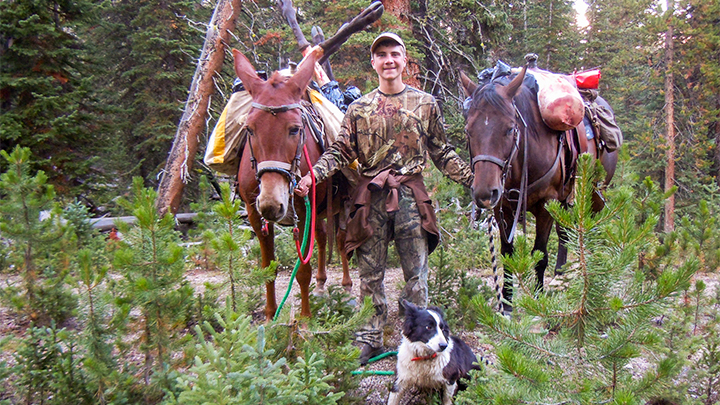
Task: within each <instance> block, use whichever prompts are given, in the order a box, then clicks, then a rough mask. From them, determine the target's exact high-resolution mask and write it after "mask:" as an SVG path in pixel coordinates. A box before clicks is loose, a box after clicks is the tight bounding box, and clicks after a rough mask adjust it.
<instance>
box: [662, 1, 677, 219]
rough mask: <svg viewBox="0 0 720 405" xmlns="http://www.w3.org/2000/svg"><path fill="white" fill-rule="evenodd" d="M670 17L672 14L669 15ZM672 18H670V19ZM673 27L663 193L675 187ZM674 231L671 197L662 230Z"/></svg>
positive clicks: (668, 64) (668, 47) (669, 37)
mask: <svg viewBox="0 0 720 405" xmlns="http://www.w3.org/2000/svg"><path fill="white" fill-rule="evenodd" d="M671 16H672V14H671ZM671 18H672V17H671ZM673 45H674V44H673V26H672V24H671V25H670V26H669V27H668V30H667V32H666V33H665V64H666V66H665V68H666V69H667V73H666V74H665V126H666V148H667V149H666V151H665V159H666V163H667V165H666V166H665V191H666V192H667V191H669V190H670V189H671V188H672V187H673V186H674V185H675V92H674V87H675V81H674V78H673V72H672V69H673ZM674 229H675V196H674V195H671V196H670V197H668V199H667V201H665V221H664V227H663V230H664V231H665V232H670V231H672V230H674Z"/></svg>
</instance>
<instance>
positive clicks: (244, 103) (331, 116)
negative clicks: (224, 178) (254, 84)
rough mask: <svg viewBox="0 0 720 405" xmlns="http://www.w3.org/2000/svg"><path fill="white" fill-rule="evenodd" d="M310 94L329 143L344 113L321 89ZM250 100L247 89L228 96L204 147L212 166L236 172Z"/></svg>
mask: <svg viewBox="0 0 720 405" xmlns="http://www.w3.org/2000/svg"><path fill="white" fill-rule="evenodd" d="M308 96H309V98H310V101H311V103H312V105H313V107H314V108H315V111H317V113H318V115H320V117H321V118H322V120H323V125H324V129H325V131H324V133H325V139H324V143H325V145H330V144H332V143H333V142H335V140H336V139H337V135H338V133H339V132H340V127H341V124H342V120H343V117H344V116H345V114H343V112H342V111H340V109H339V108H338V107H337V106H336V105H335V104H333V103H332V102H331V101H330V100H328V99H327V98H325V96H323V95H322V93H320V92H319V91H316V90H313V89H309V90H308ZM251 104H252V97H251V96H250V93H248V92H247V91H245V90H242V91H238V92H235V93H233V95H232V96H231V97H230V100H228V103H227V105H226V106H225V109H224V110H223V112H222V114H221V115H220V118H219V119H218V122H217V124H216V125H215V128H214V129H213V131H212V134H211V135H210V139H209V140H208V145H207V149H206V150H205V158H204V159H203V161H204V162H205V164H206V165H208V166H209V167H210V168H211V169H213V170H216V171H218V172H220V173H224V174H230V175H235V174H237V171H238V166H239V165H240V153H241V152H242V151H241V150H240V148H241V147H242V145H243V144H244V139H243V138H244V136H245V131H243V128H244V126H245V121H246V120H247V116H248V113H249V112H250V108H251Z"/></svg>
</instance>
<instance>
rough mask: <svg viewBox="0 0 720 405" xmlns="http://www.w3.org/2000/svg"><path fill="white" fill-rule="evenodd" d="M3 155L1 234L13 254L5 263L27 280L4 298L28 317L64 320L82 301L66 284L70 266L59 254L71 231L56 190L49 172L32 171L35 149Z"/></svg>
mask: <svg viewBox="0 0 720 405" xmlns="http://www.w3.org/2000/svg"><path fill="white" fill-rule="evenodd" d="M0 155H2V157H3V158H4V159H5V160H6V161H7V163H8V170H7V171H6V172H5V173H3V174H2V175H0V196H2V198H0V234H2V237H3V238H5V242H6V243H7V253H8V257H6V258H5V259H4V261H5V264H6V265H7V266H8V268H11V269H12V270H13V272H16V273H18V274H19V275H20V277H21V279H22V283H21V284H22V285H21V286H10V287H8V288H6V289H4V290H3V291H2V297H3V300H5V301H6V302H9V304H10V306H11V307H12V308H14V309H15V310H16V311H18V313H19V314H21V315H22V316H23V318H24V321H31V322H33V323H34V324H35V325H44V326H47V325H49V324H50V323H51V322H52V321H55V322H56V323H62V322H64V321H65V320H66V319H67V318H68V317H69V316H70V315H71V312H72V310H73V309H74V308H75V305H76V304H75V300H74V298H73V296H72V294H71V292H70V291H68V290H67V289H66V286H65V281H66V280H65V279H66V277H67V271H68V268H67V266H64V265H63V263H62V260H59V257H58V254H59V253H61V250H62V249H60V244H62V243H63V241H64V239H65V237H66V232H65V227H63V226H62V225H61V223H60V221H59V218H60V209H59V206H58V204H57V203H56V202H55V200H54V198H55V191H54V188H53V186H52V185H49V184H47V180H48V178H47V176H46V175H45V173H44V172H43V171H38V172H37V173H36V174H35V175H34V176H32V175H31V174H30V159H31V156H30V149H28V148H21V147H19V146H18V147H16V148H15V149H14V150H13V151H12V152H11V153H9V154H8V153H7V152H6V151H4V150H2V151H0ZM41 217H42V218H41Z"/></svg>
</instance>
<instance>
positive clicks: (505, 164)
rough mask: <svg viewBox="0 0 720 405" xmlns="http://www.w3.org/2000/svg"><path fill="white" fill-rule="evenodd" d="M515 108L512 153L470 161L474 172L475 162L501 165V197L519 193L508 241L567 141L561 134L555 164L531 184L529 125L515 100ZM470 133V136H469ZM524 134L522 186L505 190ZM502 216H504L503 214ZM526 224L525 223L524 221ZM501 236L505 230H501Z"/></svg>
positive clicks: (553, 167) (548, 175)
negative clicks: (505, 156)
mask: <svg viewBox="0 0 720 405" xmlns="http://www.w3.org/2000/svg"><path fill="white" fill-rule="evenodd" d="M513 109H514V110H515V125H514V126H513V148H512V150H511V151H510V154H509V155H508V156H507V158H506V159H505V160H501V159H500V158H498V157H496V156H492V155H476V156H475V157H473V158H472V160H471V161H470V169H471V170H472V172H473V174H474V173H475V164H476V163H477V162H491V163H494V164H496V165H498V166H500V169H501V170H502V178H501V180H500V186H501V187H500V188H501V190H502V193H503V194H502V195H501V196H500V198H501V199H502V198H505V199H506V200H508V201H513V200H511V198H510V197H508V196H507V195H508V194H510V193H513V194H515V193H516V194H517V196H518V197H517V200H515V201H517V208H516V210H515V214H514V215H513V224H512V227H511V228H510V232H509V233H508V235H507V237H506V242H508V243H512V241H513V239H514V236H515V231H516V229H517V225H518V223H519V222H520V218H521V217H522V216H524V213H525V211H526V210H527V196H528V194H529V193H530V191H532V190H534V188H536V187H538V185H540V184H542V183H543V182H544V181H546V180H547V179H548V178H550V177H551V176H552V174H553V173H554V172H555V169H556V168H557V167H558V164H559V163H560V158H561V157H562V148H563V144H564V142H565V137H564V136H563V135H562V134H561V135H560V137H559V139H558V150H557V154H556V155H555V161H554V162H553V165H552V166H551V167H550V169H548V170H547V172H545V174H543V175H542V176H540V178H538V179H537V180H535V181H533V182H532V183H531V184H528V161H529V158H528V125H527V122H526V121H525V118H523V116H522V114H521V113H520V110H518V108H517V106H516V105H515V102H513ZM518 121H519V122H520V123H522V126H523V130H522V135H521V133H520V129H519V128H518V125H517V123H518ZM469 136H470V135H469V134H468V138H469ZM521 136H522V143H523V164H522V172H521V178H520V188H517V189H510V190H505V180H506V179H507V175H508V173H509V172H510V168H511V167H512V161H513V160H514V159H515V156H516V155H517V152H518V150H519V149H520V145H519V144H520V139H521V138H520V137H521ZM469 144H470V142H469V139H468V149H470V145H469ZM470 155H472V151H470ZM500 212H502V204H500ZM501 217H502V216H501ZM523 226H524V223H523ZM500 229H505V228H504V227H500ZM500 234H501V236H502V234H503V232H502V231H501V232H500Z"/></svg>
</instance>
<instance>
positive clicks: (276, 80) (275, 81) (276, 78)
mask: <svg viewBox="0 0 720 405" xmlns="http://www.w3.org/2000/svg"><path fill="white" fill-rule="evenodd" d="M287 80H288V77H287V76H285V75H284V74H282V73H280V71H277V70H276V71H275V72H273V74H272V76H270V78H269V79H268V81H267V82H268V84H269V85H271V86H273V87H278V86H279V85H280V84H283V83H285V82H286V81H287Z"/></svg>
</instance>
